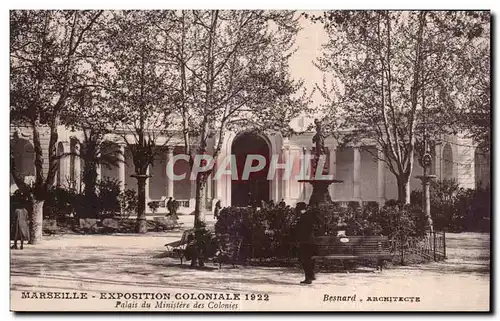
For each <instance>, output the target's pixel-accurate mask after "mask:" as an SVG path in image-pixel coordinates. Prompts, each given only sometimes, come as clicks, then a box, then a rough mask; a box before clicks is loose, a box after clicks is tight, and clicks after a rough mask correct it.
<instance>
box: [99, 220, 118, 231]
mask: <svg viewBox="0 0 500 321" xmlns="http://www.w3.org/2000/svg"><path fill="white" fill-rule="evenodd" d="M101 224H102V227H103V229H104V231H106V232H116V231H118V227H119V225H118V221H117V220H116V219H113V218H105V219H103V220H102V223H101Z"/></svg>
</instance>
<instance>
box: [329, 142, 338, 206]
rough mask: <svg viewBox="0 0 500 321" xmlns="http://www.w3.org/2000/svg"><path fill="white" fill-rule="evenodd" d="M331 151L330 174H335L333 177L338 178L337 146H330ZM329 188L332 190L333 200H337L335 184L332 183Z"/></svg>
mask: <svg viewBox="0 0 500 321" xmlns="http://www.w3.org/2000/svg"><path fill="white" fill-rule="evenodd" d="M329 152H330V155H329V164H328V167H329V171H328V174H330V175H333V179H337V148H336V147H332V148H329ZM328 190H329V192H330V196H331V198H332V200H335V199H336V197H335V184H330V186H329V187H328Z"/></svg>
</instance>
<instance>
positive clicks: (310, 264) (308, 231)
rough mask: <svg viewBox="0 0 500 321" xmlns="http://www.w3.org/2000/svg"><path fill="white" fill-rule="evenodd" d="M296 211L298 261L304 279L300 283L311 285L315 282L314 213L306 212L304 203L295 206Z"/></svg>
mask: <svg viewBox="0 0 500 321" xmlns="http://www.w3.org/2000/svg"><path fill="white" fill-rule="evenodd" d="M296 209H297V210H298V211H300V213H301V214H300V217H299V221H298V222H297V237H298V242H299V261H300V263H301V265H302V268H303V269H304V274H305V279H304V281H302V282H300V283H302V284H311V283H312V281H313V280H316V277H315V275H314V260H313V259H312V256H313V255H314V253H315V252H316V246H315V245H314V241H313V237H314V224H315V216H314V212H313V211H311V210H307V209H306V206H305V204H304V203H299V204H297V208H296Z"/></svg>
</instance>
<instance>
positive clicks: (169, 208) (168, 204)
mask: <svg viewBox="0 0 500 321" xmlns="http://www.w3.org/2000/svg"><path fill="white" fill-rule="evenodd" d="M172 206H173V204H172V197H169V198H168V201H167V210H168V215H172V212H173V211H172V208H173V207H172Z"/></svg>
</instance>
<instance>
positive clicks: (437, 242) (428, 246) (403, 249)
mask: <svg viewBox="0 0 500 321" xmlns="http://www.w3.org/2000/svg"><path fill="white" fill-rule="evenodd" d="M391 243H392V246H391V247H392V252H393V253H395V254H397V255H399V256H401V263H403V264H404V263H405V260H406V257H408V256H409V255H414V256H417V257H420V258H422V259H424V260H429V261H432V260H433V261H442V260H445V259H446V234H445V232H442V231H437V232H430V231H429V232H426V233H425V234H424V235H423V236H420V237H417V236H410V237H407V238H406V239H405V240H401V239H393V240H392V241H391Z"/></svg>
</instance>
